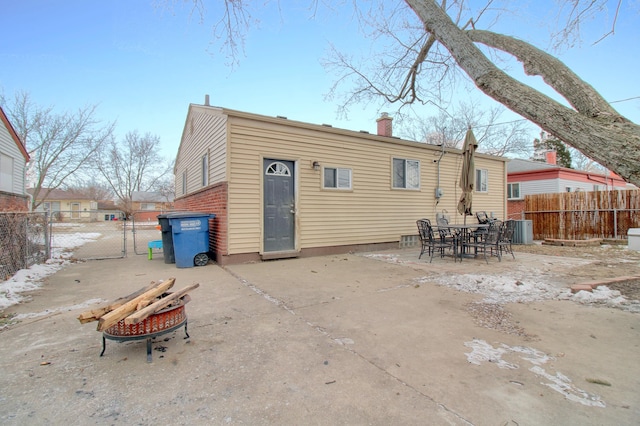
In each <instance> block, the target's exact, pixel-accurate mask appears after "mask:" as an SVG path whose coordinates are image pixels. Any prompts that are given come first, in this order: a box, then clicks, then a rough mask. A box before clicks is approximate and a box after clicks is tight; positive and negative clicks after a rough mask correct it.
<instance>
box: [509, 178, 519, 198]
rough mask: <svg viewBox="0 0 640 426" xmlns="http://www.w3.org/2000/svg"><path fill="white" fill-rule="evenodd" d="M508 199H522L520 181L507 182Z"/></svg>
mask: <svg viewBox="0 0 640 426" xmlns="http://www.w3.org/2000/svg"><path fill="white" fill-rule="evenodd" d="M507 199H508V200H520V199H521V197H520V182H516V183H508V184H507Z"/></svg>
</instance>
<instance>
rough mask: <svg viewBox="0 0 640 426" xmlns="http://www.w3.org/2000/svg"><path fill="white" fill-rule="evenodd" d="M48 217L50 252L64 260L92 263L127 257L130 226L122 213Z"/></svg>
mask: <svg viewBox="0 0 640 426" xmlns="http://www.w3.org/2000/svg"><path fill="white" fill-rule="evenodd" d="M50 216H51V217H50V222H49V225H50V232H51V249H52V250H53V251H54V252H60V253H61V254H62V256H63V257H70V258H73V259H81V260H92V259H114V258H121V257H125V256H126V255H127V240H128V239H129V235H128V234H130V232H129V228H131V225H130V224H129V223H128V221H126V220H124V218H125V215H124V213H123V212H121V211H115V210H108V211H107V210H91V211H82V212H81V211H75V210H70V211H56V212H53V213H51V215H50ZM129 243H130V244H131V242H129Z"/></svg>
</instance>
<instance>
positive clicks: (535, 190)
mask: <svg viewBox="0 0 640 426" xmlns="http://www.w3.org/2000/svg"><path fill="white" fill-rule="evenodd" d="M514 183H516V182H514ZM519 183H520V196H521V197H522V198H524V196H525V195H534V194H553V193H558V192H566V191H567V188H571V192H575V191H576V190H580V191H593V190H594V185H597V184H598V182H593V183H589V182H579V181H575V180H570V179H543V180H535V181H523V182H519ZM600 187H601V188H602V189H604V184H601V185H600Z"/></svg>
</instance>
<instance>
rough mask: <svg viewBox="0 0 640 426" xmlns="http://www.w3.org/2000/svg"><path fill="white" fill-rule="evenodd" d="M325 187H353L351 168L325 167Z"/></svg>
mask: <svg viewBox="0 0 640 426" xmlns="http://www.w3.org/2000/svg"><path fill="white" fill-rule="evenodd" d="M323 188H334V189H351V169H343V168H337V167H325V168H324V183H323Z"/></svg>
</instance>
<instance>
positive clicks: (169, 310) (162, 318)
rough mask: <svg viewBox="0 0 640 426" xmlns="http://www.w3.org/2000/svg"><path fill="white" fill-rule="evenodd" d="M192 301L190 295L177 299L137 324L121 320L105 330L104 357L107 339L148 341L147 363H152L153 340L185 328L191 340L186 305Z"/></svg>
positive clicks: (185, 332) (103, 340)
mask: <svg viewBox="0 0 640 426" xmlns="http://www.w3.org/2000/svg"><path fill="white" fill-rule="evenodd" d="M190 300H191V298H190V297H189V295H188V294H187V295H184V296H183V297H182V298H181V299H176V300H175V301H174V302H173V304H172V305H170V306H168V307H166V308H164V309H162V310H160V311H158V312H156V313H154V314H152V315H149V316H148V317H147V318H145V319H144V320H143V321H140V322H139V323H137V324H126V323H125V320H124V319H122V320H120V321H119V322H118V323H117V324H114V325H112V326H111V327H109V328H107V329H106V330H104V332H103V333H102V352H100V356H103V355H104V351H105V349H106V341H107V339H109V340H113V341H116V342H127V341H135V340H144V339H146V340H147V362H151V361H152V356H151V340H152V339H153V338H155V337H158V336H161V335H163V334H166V333H170V332H172V331H174V330H177V329H179V328H180V327H182V326H184V334H185V335H186V337H185V339H187V338H189V333H188V332H187V313H186V310H185V305H186V304H187V303H188V302H189V301H190Z"/></svg>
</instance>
